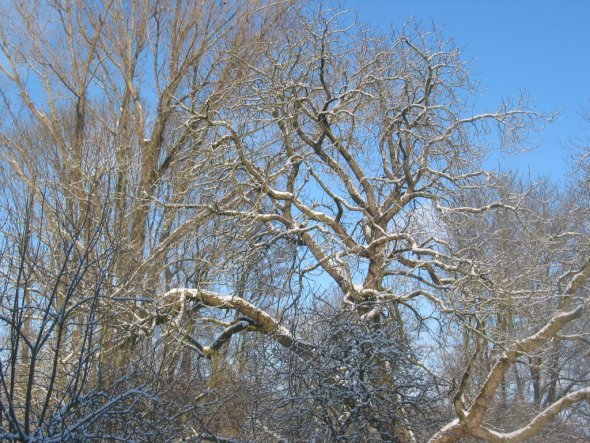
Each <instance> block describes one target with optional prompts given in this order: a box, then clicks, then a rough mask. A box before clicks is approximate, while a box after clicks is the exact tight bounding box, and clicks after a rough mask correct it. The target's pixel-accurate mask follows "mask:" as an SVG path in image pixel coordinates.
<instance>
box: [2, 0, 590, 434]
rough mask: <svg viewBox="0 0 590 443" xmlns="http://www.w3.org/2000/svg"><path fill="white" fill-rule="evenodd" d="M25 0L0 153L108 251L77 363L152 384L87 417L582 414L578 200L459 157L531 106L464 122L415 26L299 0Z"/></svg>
mask: <svg viewBox="0 0 590 443" xmlns="http://www.w3.org/2000/svg"><path fill="white" fill-rule="evenodd" d="M33 6H34V5H33V4H32V3H31V4H26V5H23V4H20V3H19V4H15V5H12V9H6V10H5V11H3V14H4V15H5V16H6V17H7V18H9V20H6V21H7V22H9V23H10V24H11V27H8V28H7V29H6V30H5V31H2V32H3V35H2V37H3V38H2V41H1V43H0V49H1V51H2V54H3V55H2V59H1V60H0V62H1V63H0V70H1V71H2V73H3V81H4V82H5V85H6V86H5V87H3V89H2V91H3V99H4V102H5V104H6V109H7V122H8V123H7V124H5V126H4V127H3V128H2V132H0V142H1V143H2V145H3V148H2V149H3V151H2V156H3V162H4V165H5V166H6V167H8V166H10V167H11V168H14V174H15V175H16V176H17V177H18V179H19V180H20V181H21V182H22V183H24V184H25V185H26V187H27V189H28V190H29V194H30V195H34V196H35V199H36V200H35V201H39V202H45V201H49V202H52V207H53V208H57V207H58V205H57V203H56V202H58V201H63V202H65V203H63V205H61V206H59V208H60V211H54V213H55V215H54V216H52V218H51V228H49V227H48V228H47V230H48V232H54V233H55V235H62V236H63V235H64V234H63V228H62V225H63V223H62V222H61V220H62V219H65V220H67V221H68V223H70V225H71V226H75V227H76V229H75V232H76V235H75V236H73V237H72V236H70V237H72V238H74V239H75V241H74V242H73V243H72V244H74V245H78V243H79V244H80V245H82V246H81V247H79V246H76V248H78V249H79V250H80V252H79V253H78V252H77V254H81V255H82V256H84V254H86V255H87V256H88V258H87V263H89V264H91V265H89V266H88V269H89V272H90V273H92V274H93V275H95V274H96V275H103V274H101V273H100V272H98V270H99V269H100V265H99V264H98V263H100V258H102V257H104V254H103V251H105V250H109V255H108V257H109V267H108V268H107V269H106V270H105V271H104V279H103V280H101V279H96V278H95V279H94V280H93V281H94V282H99V281H100V288H101V289H100V291H99V292H100V294H101V295H100V297H98V296H97V297H98V298H97V300H98V301H97V303H98V304H97V308H95V310H88V311H86V310H81V311H76V312H77V314H76V315H77V316H78V317H79V318H80V322H79V323H77V325H78V326H76V325H73V326H72V327H71V337H72V338H71V339H69V340H70V341H72V342H74V343H84V337H87V336H89V335H88V333H87V332H85V329H84V326H81V325H84V324H87V323H88V324H90V323H92V324H93V325H94V326H93V327H95V328H98V329H97V330H99V331H100V334H99V342H98V343H99V348H100V352H90V348H88V349H86V348H84V349H79V350H75V349H72V352H73V354H72V355H76V354H80V355H88V356H89V357H88V367H89V368H92V371H94V374H99V373H101V374H104V376H103V377H99V376H98V375H95V377H96V382H97V386H101V387H102V388H104V392H107V391H108V388H111V387H114V388H113V389H114V390H115V391H116V390H117V389H123V388H122V387H119V386H123V385H125V386H127V388H128V389H135V388H133V386H135V385H134V383H135V384H136V383H137V374H139V373H141V374H142V375H141V377H144V379H145V380H146V383H147V384H148V385H149V388H150V389H149V390H147V391H146V390H140V391H129V392H137V393H138V394H139V392H141V393H142V395H143V397H145V398H148V397H149V398H151V399H152V400H149V401H147V400H146V402H145V403H143V406H142V407H144V409H145V412H144V413H143V414H140V415H137V408H135V409H134V408H130V409H129V413H128V414H127V415H129V417H133V418H132V419H129V423H128V424H129V426H126V425H125V423H123V422H114V421H112V420H111V421H109V420H108V419H105V421H102V422H100V423H101V424H100V426H102V429H103V430H104V431H105V432H107V433H109V434H110V435H119V434H120V433H123V434H124V435H125V438H131V435H132V434H133V438H142V437H141V436H137V435H136V434H134V433H135V432H139V431H136V429H139V427H136V428H134V427H133V425H132V423H141V422H143V423H145V424H146V427H145V429H146V434H145V435H144V437H143V438H145V439H152V440H166V439H167V438H197V439H205V440H206V439H213V440H214V439H222V440H223V439H226V440H227V441H229V440H231V439H232V438H235V439H258V440H261V441H268V440H269V439H270V440H289V439H292V440H306V439H307V440H313V439H315V440H325V441H328V440H350V441H359V440H363V439H365V440H379V439H381V440H384V441H403V442H406V441H416V440H420V441H424V440H426V439H428V438H431V441H433V442H442V441H455V440H458V439H460V438H464V437H475V438H480V439H484V440H487V441H522V440H524V439H526V438H529V437H531V436H533V435H535V434H537V433H539V432H540V430H541V428H543V427H544V426H546V425H547V424H548V423H549V422H550V421H551V420H553V419H560V418H561V421H560V420H557V422H559V423H561V424H563V426H566V427H567V426H568V423H569V424H570V425H571V424H572V423H575V422H576V420H579V419H580V417H581V416H582V414H583V413H584V411H583V408H582V407H580V405H581V404H582V401H584V400H588V397H589V395H590V391H589V389H590V388H588V384H587V378H588V377H587V374H586V373H585V372H584V367H585V361H584V358H586V357H580V355H579V354H580V351H583V352H585V351H584V349H586V347H587V310H588V301H587V297H586V296H585V291H586V287H587V279H588V277H590V264H589V262H588V257H590V255H588V254H589V253H590V249H589V248H588V232H587V226H586V223H585V222H584V220H585V217H584V215H585V214H586V211H587V200H586V199H585V198H584V197H583V196H584V195H585V194H583V193H582V194H576V197H573V196H570V197H569V198H568V197H567V196H565V195H564V196H561V195H559V193H558V192H556V191H555V189H554V188H551V187H550V186H545V187H544V185H542V184H538V183H533V184H530V183H529V184H520V183H518V181H517V180H516V179H515V178H514V177H513V176H511V175H509V174H503V173H494V172H491V171H486V170H485V169H484V168H483V167H482V160H483V159H484V157H485V154H486V151H487V149H488V147H489V146H490V145H494V144H496V145H497V146H498V147H500V148H504V149H508V150H510V149H518V148H520V147H522V146H523V145H524V144H525V143H526V136H527V133H528V132H529V131H531V130H536V129H538V128H539V127H540V126H542V124H543V122H544V121H545V118H546V117H545V116H543V115H539V114H537V113H535V112H533V111H531V110H529V109H527V107H526V103H525V102H524V100H521V101H517V102H515V103H503V104H502V106H500V108H499V109H498V110H497V111H495V112H490V113H484V114H474V113H473V111H472V98H471V97H472V94H473V93H474V92H476V90H475V86H474V85H472V84H471V82H470V78H469V72H468V68H467V67H466V65H465V64H464V62H463V61H462V60H461V58H460V54H459V51H458V50H456V49H454V48H453V47H452V46H451V45H450V44H449V43H447V42H446V41H445V40H444V39H443V38H442V37H441V36H440V35H439V33H438V32H437V31H431V32H426V31H423V30H420V29H415V28H413V27H411V26H408V27H407V28H404V29H401V30H399V31H398V32H396V33H394V35H392V36H390V37H381V36H377V35H374V34H373V33H371V32H370V31H368V30H366V29H364V28H363V27H362V26H360V25H358V24H357V23H355V22H354V21H350V19H349V16H347V15H342V14H335V13H334V12H333V11H324V10H321V9H319V8H315V6H314V7H312V8H308V9H305V8H302V7H296V6H297V5H296V4H295V2H274V3H273V2H266V1H247V2H238V1H236V2H217V1H213V0H211V1H206V2H186V3H185V2H178V3H175V2H167V1H156V2H149V3H144V2H122V3H121V2H109V1H105V2H98V3H97V2H93V3H89V4H88V3H85V2H51V4H50V5H47V6H49V7H48V8H45V9H40V8H36V10H42V11H43V12H41V13H38V14H33V13H32V10H33ZM23 30H26V32H23ZM30 79H32V80H30ZM23 116H24V118H23ZM43 168H46V169H47V171H48V172H47V177H49V178H50V180H49V179H48V181H49V182H50V184H51V186H50V187H49V189H51V190H52V192H55V196H52V197H51V198H50V199H48V198H47V197H46V193H45V191H44V189H47V188H45V187H43V186H39V185H38V181H36V180H35V177H36V176H35V173H34V172H35V171H39V170H43ZM583 183H584V181H583V180H580V181H579V182H576V183H575V184H574V188H575V189H579V190H580V189H583V190H584V192H587V187H584V185H583ZM29 194H26V193H25V194H23V195H29ZM13 199H14V201H15V202H17V201H20V202H22V201H26V199H25V200H22V199H17V198H16V197H13ZM62 211H63V213H62ZM39 226H44V225H42V224H39ZM97 233H100V234H97ZM97 238H100V239H101V240H100V242H98V243H93V241H94V240H95V239H97ZM50 245H51V244H50V243H49V244H48V256H51V253H52V251H51V248H49V246H50ZM107 245H111V246H112V250H110V249H108V246H107ZM84 251H87V252H84ZM55 256H56V257H63V253H62V255H59V254H57V253H56V255H55ZM64 260H65V261H64ZM68 260H69V259H67V258H66V259H62V262H64V263H65V262H68ZM76 260H78V255H76ZM35 263H36V262H35ZM68 263H69V262H68ZM40 266H41V265H40V264H39V265H37V264H35V266H32V269H35V272H38V271H37V269H38V268H39V267H40ZM68 272H70V271H68ZM6 275H9V273H7V274H6ZM75 275H76V272H75V271H71V273H70V274H68V278H69V279H70V280H71V278H72V277H71V276H75ZM54 280H55V279H54ZM58 280H59V279H58ZM70 280H67V281H70ZM74 280H75V279H74ZM6 281H7V282H8V281H9V280H8V278H6ZM50 281H53V280H50ZM72 281H73V280H72ZM76 281H77V280H76ZM7 284H8V283H7ZM25 287H27V285H25ZM66 293H67V291H66ZM23 294H24V293H23ZM23 297H24V298H23ZM26 297H27V296H25V295H21V302H19V303H22V304H23V305H25V306H27V305H28V303H29V302H28V301H27V299H26ZM66 305H67V303H66ZM48 306H49V305H48ZM59 306H65V305H61V304H60V305H59ZM98 306H100V315H98V314H97V312H98V311H97V309H98ZM7 309H8V308H7ZM11 309H12V311H10V309H8V311H7V312H12V314H11V315H17V316H18V315H21V314H18V312H20V311H19V309H21V308H19V307H18V306H15V307H14V308H11ZM21 311H22V309H21ZM46 312H50V311H48V310H47V309H46ZM90 313H92V316H91V318H92V319H93V320H92V322H90V320H84V319H88V318H89V317H87V316H88V315H90ZM22 315H24V314H22ZM95 317H96V319H95ZM25 318H26V316H25V317H23V319H25ZM73 318H74V317H73ZM82 320H84V321H82ZM11 321H13V322H14V321H16V320H11ZM33 323H34V322H29V321H28V320H27V321H25V320H22V321H21V323H19V325H20V326H19V328H20V329H18V330H22V331H25V330H27V331H28V330H29V329H30V328H32V329H31V331H35V327H34V325H33ZM68 331H70V329H68ZM27 334H28V332H26V333H25V332H23V337H28V335H27ZM17 342H18V340H16V341H15V340H13V341H12V342H11V343H12V344H14V343H17ZM19 346H20V345H19ZM70 346H71V345H70ZM17 354H18V352H17ZM17 354H15V355H17ZM56 355H57V354H56ZM584 355H587V354H584ZM14 358H16V357H14ZM19 358H20V357H19ZM72 358H73V357H72ZM451 359H452V360H451ZM7 361H8V360H7ZM139 368H142V370H141V371H139ZM92 371H91V372H92ZM101 371H102V372H101ZM138 371H139V372H138ZM7 374H9V373H7ZM10 374H12V372H10ZM7 376H9V375H7ZM10 376H12V375H10ZM15 377H16V375H15ZM119 380H124V383H120V384H118V381H119ZM148 391H149V396H148V395H147V394H146V393H147V392H148ZM11 392H12V391H11ZM121 392H123V391H121ZM125 392H127V391H125ZM11 395H13V397H14V394H11ZM152 395H153V397H150V396H152ZM107 396H108V395H107ZM26 397H27V396H26V395H25V398H26ZM30 397H31V399H32V398H33V397H35V398H37V396H33V395H32V394H31V396H30ZM39 398H43V397H42V395H41V397H39ZM46 398H50V397H46ZM112 398H117V397H116V395H115V394H114V397H112ZM179 399H181V400H179ZM25 402H26V400H25ZM31 402H32V400H30V401H29V403H31ZM46 403H47V404H49V403H51V402H50V401H49V400H47V401H46ZM107 403H108V401H107ZM123 403H125V402H123ZM25 409H26V408H25ZM515 410H518V411H519V416H518V417H516V418H515V419H511V420H507V419H505V417H503V415H505V414H512V411H515ZM162 411H165V412H162ZM566 411H568V413H570V412H571V413H570V415H569V417H565V414H566ZM513 415H514V414H513ZM105 417H108V414H107V415H105ZM19 420H21V419H20V418H18V417H17V418H14V421H15V423H21V422H20V421H19ZM568 420H569V421H568ZM42 422H43V421H40V422H39V423H38V424H37V425H35V426H32V425H30V424H29V425H27V426H28V428H27V431H26V432H25V433H24V434H22V435H20V436H19V438H21V439H22V438H24V437H23V436H26V435H31V433H33V432H37V429H41V428H42V427H43V423H42ZM148 423H149V426H147V424H148ZM19 426H20V424H19ZM97 426H98V425H97ZM100 426H99V427H100ZM138 426H139V425H138ZM148 428H149V430H148ZM96 429H98V428H96ZM563 429H565V428H563ZM563 429H562V431H563ZM568 429H569V428H568ZM562 431H559V432H562ZM10 432H13V431H12V430H11V431H10ZM39 432H41V431H39ZM556 432H558V431H556ZM563 432H570V431H569V430H567V431H563ZM572 432H573V431H572ZM123 434H121V435H123ZM97 435H98V434H97ZM569 435H573V434H569ZM577 435H579V434H577ZM62 436H63V435H62Z"/></svg>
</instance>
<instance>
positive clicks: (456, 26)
mask: <svg viewBox="0 0 590 443" xmlns="http://www.w3.org/2000/svg"><path fill="white" fill-rule="evenodd" d="M344 4H345V5H346V6H347V7H349V8H351V9H354V10H356V11H357V12H358V13H359V17H360V19H361V21H362V22H364V23H367V24H370V25H371V26H374V27H377V28H378V29H382V30H383V31H388V30H389V29H391V26H394V27H399V26H401V25H402V24H404V23H405V22H406V21H407V20H408V19H409V18H410V17H413V18H414V19H415V20H417V21H419V22H421V23H422V24H423V25H424V27H426V28H431V27H432V23H434V24H435V25H436V26H437V27H439V28H441V29H442V31H443V34H444V35H445V37H447V38H450V39H452V40H453V41H454V43H455V45H456V46H457V47H459V48H462V49H463V54H464V59H466V60H469V61H470V62H471V69H472V72H473V75H474V78H475V79H476V80H478V81H480V82H481V85H482V87H485V90H484V93H483V96H482V97H481V98H479V99H478V107H479V108H480V109H486V110H493V109H495V108H496V107H497V106H498V105H499V103H500V101H501V99H502V98H509V97H513V98H518V97H519V96H520V95H521V92H525V93H526V95H527V96H528V97H529V99H530V100H531V101H532V102H533V104H534V106H535V109H537V110H539V111H543V112H554V111H560V113H559V116H558V118H557V119H556V121H555V122H553V123H552V124H551V125H549V126H548V127H547V128H546V129H545V130H544V131H543V132H542V133H541V134H538V135H535V138H538V142H539V144H540V145H539V147H538V148H537V149H536V150H535V151H533V152H527V153H523V154H518V155H511V156H504V155H503V156H494V157H493V159H492V160H490V163H492V164H494V165H497V164H498V162H500V163H501V165H502V167H505V168H511V169H518V170H520V171H521V172H522V173H523V174H528V171H529V170H530V171H531V173H532V176H533V177H535V176H539V175H548V176H550V177H551V178H553V179H555V180H561V179H562V178H563V175H564V174H565V173H566V171H567V165H568V156H569V155H570V154H571V149H569V148H568V147H571V146H572V143H573V142H574V141H576V140H578V141H579V140H580V139H582V138H584V137H586V138H590V124H587V123H585V122H584V121H583V119H582V118H581V117H580V111H581V108H582V107H583V106H586V107H590V101H589V99H590V24H589V21H590V1H587V0H560V1H559V2H558V1H549V0H537V1H532V0H495V1H492V0H487V1H484V0H462V1H461V0H345V1H344Z"/></svg>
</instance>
